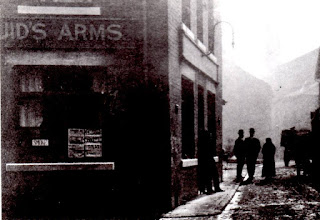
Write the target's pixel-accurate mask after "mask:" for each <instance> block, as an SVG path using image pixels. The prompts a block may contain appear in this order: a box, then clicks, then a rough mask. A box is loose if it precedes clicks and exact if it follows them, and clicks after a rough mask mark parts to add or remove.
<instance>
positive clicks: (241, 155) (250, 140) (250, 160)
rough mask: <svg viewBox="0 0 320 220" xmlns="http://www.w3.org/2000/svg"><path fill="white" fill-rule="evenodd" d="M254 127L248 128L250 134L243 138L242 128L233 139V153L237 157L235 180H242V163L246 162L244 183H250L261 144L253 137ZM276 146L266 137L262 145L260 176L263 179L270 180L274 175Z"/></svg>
mask: <svg viewBox="0 0 320 220" xmlns="http://www.w3.org/2000/svg"><path fill="white" fill-rule="evenodd" d="M254 133H255V130H254V128H250V129H249V134H250V136H249V137H247V138H245V139H243V138H244V131H243V130H242V129H240V130H239V132H238V135H239V137H238V139H237V140H236V141H235V145H234V149H233V152H234V155H235V156H236V158H237V177H236V181H237V182H242V180H243V177H242V169H243V166H244V164H247V171H248V176H249V177H248V179H247V180H246V181H245V182H243V183H244V184H249V183H252V181H253V178H254V173H255V167H256V162H257V159H258V155H259V152H260V150H261V145H260V141H259V139H257V138H255V137H254ZM275 151H276V148H275V146H274V144H273V143H272V140H271V138H266V143H265V144H264V145H263V148H262V154H263V168H262V176H263V177H265V180H271V179H272V177H274V176H275V174H276V173H275V160H274V155H275Z"/></svg>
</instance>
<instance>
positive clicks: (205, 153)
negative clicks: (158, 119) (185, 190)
mask: <svg viewBox="0 0 320 220" xmlns="http://www.w3.org/2000/svg"><path fill="white" fill-rule="evenodd" d="M249 133H250V136H249V137H247V138H245V139H243V138H244V132H243V130H239V132H238V134H239V137H238V139H237V140H236V141H235V145H234V155H235V156H236V157H237V178H236V181H237V182H242V180H243V177H242V169H243V166H244V164H247V170H248V175H249V178H248V179H247V180H246V181H244V182H243V184H249V183H252V182H253V178H254V173H255V166H256V162H257V158H258V155H259V152H260V150H261V146H260V141H259V140H258V139H257V138H255V137H254V133H255V130H254V129H253V128H250V130H249ZM213 140H214V138H213V137H211V134H210V133H209V132H208V131H206V130H203V131H201V132H200V133H199V142H198V147H199V149H198V159H199V160H198V165H199V166H198V168H199V189H200V193H206V194H211V193H213V192H214V191H213V190H212V182H213V183H214V189H215V192H222V191H223V190H222V189H221V188H220V186H219V184H220V181H219V174H218V170H217V167H216V163H215V161H214V159H213V156H214V155H216V152H214V150H215V149H214V148H212V146H213V145H214V144H213V143H212V141H213ZM275 151H276V148H275V146H274V145H273V143H272V141H271V138H267V139H266V143H265V144H264V145H263V148H262V154H263V169H262V176H264V177H265V178H266V180H270V179H272V177H273V176H275V161H274V155H275Z"/></svg>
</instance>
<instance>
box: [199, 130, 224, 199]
mask: <svg viewBox="0 0 320 220" xmlns="http://www.w3.org/2000/svg"><path fill="white" fill-rule="evenodd" d="M213 156H214V145H213V143H212V138H211V136H210V133H209V132H208V131H206V130H204V131H200V134H199V142H198V169H199V170H198V172H199V190H200V193H207V194H212V193H213V192H214V191H213V190H212V179H213V182H214V189H215V192H222V191H223V190H221V188H220V182H219V173H218V170H217V167H216V163H215V161H214V158H213Z"/></svg>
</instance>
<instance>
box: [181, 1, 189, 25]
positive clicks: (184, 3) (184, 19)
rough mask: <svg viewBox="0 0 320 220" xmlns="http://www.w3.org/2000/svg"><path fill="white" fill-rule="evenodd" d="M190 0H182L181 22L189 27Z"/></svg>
mask: <svg viewBox="0 0 320 220" xmlns="http://www.w3.org/2000/svg"><path fill="white" fill-rule="evenodd" d="M190 4H191V0H182V22H183V23H184V24H185V25H186V26H187V27H188V28H189V29H190V27H191V16H190Z"/></svg>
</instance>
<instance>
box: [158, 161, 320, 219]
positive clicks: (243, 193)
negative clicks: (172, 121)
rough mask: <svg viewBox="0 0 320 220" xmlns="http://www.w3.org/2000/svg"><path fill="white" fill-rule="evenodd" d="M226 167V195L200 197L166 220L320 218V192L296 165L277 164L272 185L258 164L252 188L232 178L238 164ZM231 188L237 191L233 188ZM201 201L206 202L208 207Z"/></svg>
mask: <svg viewBox="0 0 320 220" xmlns="http://www.w3.org/2000/svg"><path fill="white" fill-rule="evenodd" d="M225 166H226V170H225V172H224V173H225V176H224V178H225V181H224V182H223V183H222V187H224V189H225V192H223V193H215V194H213V195H206V196H202V195H200V196H199V198H197V199H195V200H194V201H191V202H189V203H187V204H186V205H185V206H182V207H178V208H177V209H176V210H174V211H172V212H171V213H168V214H166V215H165V216H166V217H165V218H163V220H169V219H170V220H176V219H180V220H188V219H192V220H195V219H210V220H216V219H217V220H229V219H259V220H260V219H319V218H320V202H319V201H320V195H319V192H317V191H316V190H315V189H314V188H312V187H311V184H309V181H308V179H307V178H306V177H301V178H300V179H298V177H297V175H296V169H295V166H294V164H290V166H289V167H285V166H284V163H283V162H282V161H281V162H277V163H276V172H277V174H276V177H275V178H274V179H273V180H272V182H265V181H264V178H263V177H261V171H262V165H261V164H257V167H256V173H255V180H254V182H253V184H248V185H240V184H237V183H235V182H234V178H233V179H232V175H234V174H235V164H225ZM245 170H246V169H245ZM230 185H234V187H232V188H230ZM227 186H229V187H227ZM230 189H231V190H230ZM232 189H234V190H233V191H232ZM226 191H228V192H226ZM230 194H232V195H231V196H230ZM221 197H224V200H225V201H228V204H225V206H221V204H220V206H219V203H220V202H219V200H221ZM231 197H232V199H231ZM219 198H220V199H219ZM201 201H206V202H207V203H208V204H206V203H205V202H201ZM208 207H211V208H208ZM219 208H220V210H219ZM186 210H188V213H187V212H186ZM187 214H188V215H189V216H187ZM170 216H171V218H170Z"/></svg>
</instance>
